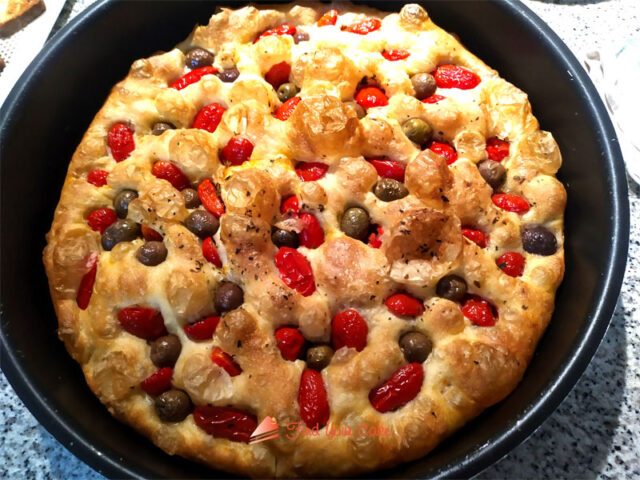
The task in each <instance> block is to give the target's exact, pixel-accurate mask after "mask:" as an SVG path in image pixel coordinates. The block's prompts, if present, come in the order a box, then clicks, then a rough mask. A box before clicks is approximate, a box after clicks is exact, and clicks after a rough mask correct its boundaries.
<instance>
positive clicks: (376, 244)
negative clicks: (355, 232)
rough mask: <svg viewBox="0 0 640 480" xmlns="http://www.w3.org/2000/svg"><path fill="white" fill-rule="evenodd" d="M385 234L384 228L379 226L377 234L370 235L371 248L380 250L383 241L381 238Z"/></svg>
mask: <svg viewBox="0 0 640 480" xmlns="http://www.w3.org/2000/svg"><path fill="white" fill-rule="evenodd" d="M383 233H384V230H382V227H380V226H378V227H377V228H376V232H375V233H371V234H370V235H369V246H370V247H371V248H380V247H381V246H382V240H380V237H381V236H382V234H383Z"/></svg>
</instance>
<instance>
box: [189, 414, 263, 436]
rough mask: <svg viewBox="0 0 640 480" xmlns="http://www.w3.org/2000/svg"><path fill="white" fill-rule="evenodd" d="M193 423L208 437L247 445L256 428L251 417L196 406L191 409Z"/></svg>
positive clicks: (254, 418)
mask: <svg viewBox="0 0 640 480" xmlns="http://www.w3.org/2000/svg"><path fill="white" fill-rule="evenodd" d="M193 421H194V422H195V424H196V425H197V426H198V427H199V428H200V429H202V430H204V431H205V432H207V433H208V434H209V435H212V436H214V437H219V438H226V439H227V440H231V441H232V442H243V443H249V439H250V438H251V434H252V433H253V432H254V430H255V429H256V428H257V426H258V421H257V420H256V417H254V416H253V415H249V414H247V413H244V412H241V411H240V410H236V409H234V408H228V407H203V406H197V407H195V408H194V409H193Z"/></svg>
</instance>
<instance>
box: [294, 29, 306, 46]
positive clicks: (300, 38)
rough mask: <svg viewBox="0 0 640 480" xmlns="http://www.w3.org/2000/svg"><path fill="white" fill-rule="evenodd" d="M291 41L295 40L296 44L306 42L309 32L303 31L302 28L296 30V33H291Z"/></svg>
mask: <svg viewBox="0 0 640 480" xmlns="http://www.w3.org/2000/svg"><path fill="white" fill-rule="evenodd" d="M293 41H294V42H295V44H296V45H297V44H298V43H300V42H308V41H309V34H308V33H307V32H303V31H302V30H297V31H296V33H295V34H294V35H293Z"/></svg>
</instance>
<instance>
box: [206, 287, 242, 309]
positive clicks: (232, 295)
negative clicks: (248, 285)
mask: <svg viewBox="0 0 640 480" xmlns="http://www.w3.org/2000/svg"><path fill="white" fill-rule="evenodd" d="M243 302H244V292H243V291H242V289H241V288H240V287H239V286H238V285H236V284H235V283H231V282H226V283H223V284H222V285H220V286H219V287H218V289H217V290H216V294H215V296H214V299H213V303H214V305H215V307H216V310H217V311H218V313H224V312H228V311H230V310H233V309H234V308H238V307H239V306H240V305H242V303H243Z"/></svg>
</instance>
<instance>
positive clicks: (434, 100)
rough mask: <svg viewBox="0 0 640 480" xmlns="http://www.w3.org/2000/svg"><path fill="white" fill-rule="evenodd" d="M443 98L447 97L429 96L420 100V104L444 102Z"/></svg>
mask: <svg viewBox="0 0 640 480" xmlns="http://www.w3.org/2000/svg"><path fill="white" fill-rule="evenodd" d="M445 98H447V97H445V96H443V95H431V96H430V97H427V98H425V99H424V100H422V103H438V102H439V101H440V100H444V99H445Z"/></svg>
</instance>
